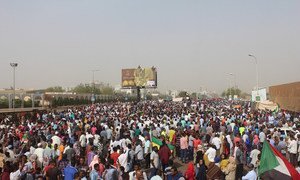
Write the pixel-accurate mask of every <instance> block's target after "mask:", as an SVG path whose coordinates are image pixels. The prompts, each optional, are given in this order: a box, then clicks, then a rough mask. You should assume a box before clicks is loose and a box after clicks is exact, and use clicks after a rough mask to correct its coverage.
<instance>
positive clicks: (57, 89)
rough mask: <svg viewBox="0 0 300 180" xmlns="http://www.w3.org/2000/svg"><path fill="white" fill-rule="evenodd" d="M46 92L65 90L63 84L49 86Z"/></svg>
mask: <svg viewBox="0 0 300 180" xmlns="http://www.w3.org/2000/svg"><path fill="white" fill-rule="evenodd" d="M45 91H46V92H65V90H64V89H63V88H62V87H61V86H54V87H48V88H47V89H45Z"/></svg>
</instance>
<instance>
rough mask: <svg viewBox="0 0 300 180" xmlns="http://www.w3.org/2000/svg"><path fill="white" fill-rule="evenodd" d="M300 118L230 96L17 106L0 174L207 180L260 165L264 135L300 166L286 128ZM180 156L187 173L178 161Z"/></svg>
mask: <svg viewBox="0 0 300 180" xmlns="http://www.w3.org/2000/svg"><path fill="white" fill-rule="evenodd" d="M236 104H240V108H234V106H235V105H236ZM297 119H299V113H294V112H288V111H283V110H282V111H278V112H271V111H260V110H259V111H258V110H254V109H252V108H251V104H250V103H249V102H243V101H226V100H224V99H203V100H197V101H192V100H187V101H183V102H158V101H143V102H139V103H130V102H126V103H121V102H110V103H101V104H93V105H87V106H78V107H69V108H67V109H66V110H61V111H58V110H45V111H35V112H29V113H19V114H18V113H17V119H16V120H15V121H12V117H10V116H9V115H8V116H5V115H4V116H0V130H1V131H0V144H1V146H0V169H1V168H2V173H1V179H9V176H11V178H12V179H16V178H24V177H25V174H26V178H27V177H28V178H31V177H37V176H38V177H39V178H46V179H54V180H55V179H63V178H68V179H72V178H82V179H84V178H88V177H87V176H89V177H90V178H97V179H99V178H102V179H112V178H117V179H120V178H123V179H126V178H128V177H129V176H130V178H137V177H138V178H140V179H143V178H144V179H146V178H147V177H149V179H150V178H158V176H161V178H164V177H163V176H165V178H166V179H168V178H169V179H170V178H171V179H180V178H181V179H182V178H184V177H183V176H185V177H186V178H188V179H193V178H194V179H201V180H202V179H206V176H208V177H209V178H220V177H219V175H220V176H221V177H222V172H223V173H224V174H223V177H224V176H225V179H234V178H235V177H236V179H241V178H242V177H243V175H245V174H243V169H244V167H246V166H251V165H249V164H253V165H254V171H255V172H256V171H257V168H258V167H259V161H260V160H259V156H260V154H261V152H262V151H261V150H262V147H263V146H262V145H263V142H264V141H265V140H268V141H269V142H270V144H271V145H272V146H273V147H274V148H276V149H277V150H278V151H279V152H281V153H282V154H283V155H284V156H285V157H287V158H288V160H289V161H290V162H291V163H292V164H293V165H294V166H295V167H298V166H297V165H298V163H299V161H298V160H300V159H298V158H297V157H300V156H299V150H300V148H298V144H299V142H300V141H299V138H295V137H296V136H295V134H293V135H291V134H287V135H286V136H283V135H282V134H281V131H280V129H281V128H282V127H290V128H291V129H293V130H290V131H291V132H292V131H293V132H296V133H297V131H296V130H295V129H297V128H298V127H299V126H298V123H299V121H297ZM269 120H271V123H268V122H269ZM294 130H295V131H294ZM154 138H155V141H154ZM227 157H229V159H227ZM2 160H3V161H2ZM180 161H181V162H180ZM174 162H175V163H174ZM178 163H180V164H181V166H183V169H184V170H183V172H179V171H178V170H177V167H174V164H175V165H177V164H178ZM193 163H194V164H195V165H193ZM95 166H96V169H95ZM192 166H195V167H194V170H193V168H192ZM218 166H220V167H218ZM148 168H150V169H148ZM161 172H163V174H161ZM41 176H43V177H41Z"/></svg>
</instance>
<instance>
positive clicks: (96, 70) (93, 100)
mask: <svg viewBox="0 0 300 180" xmlns="http://www.w3.org/2000/svg"><path fill="white" fill-rule="evenodd" d="M98 71H100V70H99V69H95V70H92V72H93V82H92V83H93V87H92V88H93V90H92V92H93V94H92V99H91V100H92V102H93V103H94V102H95V72H98Z"/></svg>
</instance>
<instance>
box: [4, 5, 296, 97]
mask: <svg viewBox="0 0 300 180" xmlns="http://www.w3.org/2000/svg"><path fill="white" fill-rule="evenodd" d="M299 17H300V1H297V0H290V1H281V0H272V1H271V0H267V1H258V0H254V1H248V2H246V1H236V0H228V1H214V0H213V1H206V2H205V1H196V0H191V1H170V0H167V1H158V0H153V1H138V0H131V1H125V0H114V1H96V0H92V1H79V0H77V1H76V0H75V1H74V0H65V1H58V0H56V1H49V0H48V1H38V0H27V1H16V0H9V1H5V0H0V22H1V25H0V26H1V28H0V52H1V53H0V77H2V78H1V79H0V88H9V87H11V86H12V75H13V73H12V68H11V67H10V65H9V63H10V62H17V63H19V66H18V67H17V69H16V88H36V89H40V88H47V87H50V86H57V85H59V86H63V87H73V86H76V85H78V84H79V83H89V82H91V81H92V72H91V70H93V69H99V70H100V71H99V72H95V80H97V81H101V82H105V83H109V84H111V85H112V86H115V85H117V84H119V85H120V84H121V69H122V68H135V67H137V66H139V65H140V66H142V67H152V66H155V67H157V71H158V89H159V90H161V91H162V92H164V91H166V90H173V89H177V90H188V91H199V90H200V87H202V88H204V89H208V90H210V91H216V92H218V93H221V92H222V91H223V90H224V89H226V88H228V87H229V79H230V78H231V81H232V84H233V77H232V76H230V75H229V74H230V73H234V74H235V75H236V84H237V86H238V87H239V88H240V89H241V90H243V91H245V92H250V91H251V89H252V88H253V87H254V86H255V85H256V74H255V63H254V61H253V59H252V58H251V57H249V56H248V54H253V55H255V56H256V57H257V60H258V64H259V85H260V87H268V86H271V85H277V84H283V83H289V82H296V81H299V80H300V71H299V67H300V43H299V42H300V36H299V32H300V21H299Z"/></svg>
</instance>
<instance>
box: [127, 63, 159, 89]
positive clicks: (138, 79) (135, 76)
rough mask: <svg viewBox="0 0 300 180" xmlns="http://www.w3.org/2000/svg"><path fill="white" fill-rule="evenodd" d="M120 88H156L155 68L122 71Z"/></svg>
mask: <svg viewBox="0 0 300 180" xmlns="http://www.w3.org/2000/svg"><path fill="white" fill-rule="evenodd" d="M122 87H123V88H135V87H146V88H156V87H157V71H156V68H155V67H152V68H141V67H138V68H136V69H133V68H131V69H122Z"/></svg>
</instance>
